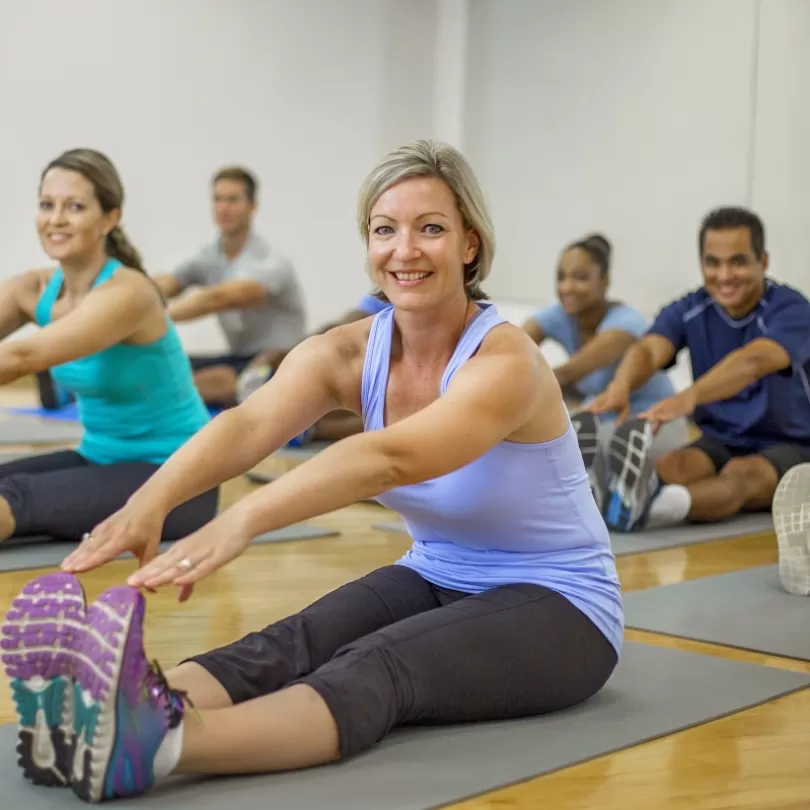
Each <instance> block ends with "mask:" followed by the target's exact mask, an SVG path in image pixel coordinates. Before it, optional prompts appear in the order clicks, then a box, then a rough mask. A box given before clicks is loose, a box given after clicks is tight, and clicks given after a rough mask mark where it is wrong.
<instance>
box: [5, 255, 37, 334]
mask: <svg viewBox="0 0 810 810" xmlns="http://www.w3.org/2000/svg"><path fill="white" fill-rule="evenodd" d="M43 286H44V276H43V271H40V270H29V271H28V272H27V273H22V274H21V275H19V276H15V277H14V278H10V279H9V280H8V281H5V282H3V284H0V340H2V339H4V338H7V337H8V336H9V335H13V334H14V333H15V332H16V331H17V330H18V329H21V328H22V327H23V326H25V324H27V323H30V322H31V320H32V318H31V311H30V310H32V309H33V306H34V305H35V299H36V297H37V294H38V293H39V292H40V291H41V289H42V287H43ZM1 348H2V347H0V349H1Z"/></svg>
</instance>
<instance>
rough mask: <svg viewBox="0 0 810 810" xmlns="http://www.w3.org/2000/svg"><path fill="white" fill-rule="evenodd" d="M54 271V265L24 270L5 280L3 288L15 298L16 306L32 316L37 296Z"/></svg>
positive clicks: (40, 293)
mask: <svg viewBox="0 0 810 810" xmlns="http://www.w3.org/2000/svg"><path fill="white" fill-rule="evenodd" d="M55 272H56V268H55V267H44V268H40V269H35V270H26V271H25V272H24V273H20V274H19V275H17V276H14V277H13V278H11V279H9V281H7V282H6V287H5V289H6V290H7V292H8V293H10V295H11V296H13V297H14V298H15V299H16V302H17V306H19V307H20V309H21V310H23V312H25V313H26V314H28V315H29V316H32V313H33V311H34V308H35V307H36V305H37V301H38V300H39V297H40V296H41V295H42V293H43V291H44V290H45V287H47V286H48V282H49V281H50V280H51V276H52V275H53V274H54V273H55Z"/></svg>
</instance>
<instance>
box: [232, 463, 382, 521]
mask: <svg viewBox="0 0 810 810" xmlns="http://www.w3.org/2000/svg"><path fill="white" fill-rule="evenodd" d="M281 475H284V473H282V474H281ZM281 475H270V473H263V472H256V471H255V470H248V472H246V473H245V478H247V480H248V481H250V482H251V483H252V484H272V483H273V482H274V481H278V479H279V478H281ZM357 503H370V504H373V505H374V506H381V504H380V503H379V502H378V501H375V500H374V498H364V499H363V500H362V501H358V502H357ZM372 528H374V527H373V526H372Z"/></svg>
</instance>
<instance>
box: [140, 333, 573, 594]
mask: <svg viewBox="0 0 810 810" xmlns="http://www.w3.org/2000/svg"><path fill="white" fill-rule="evenodd" d="M520 343H523V341H520ZM543 363H544V361H543V360H542V359H540V358H539V357H538V356H537V352H536V351H527V350H526V349H520V350H511V349H509V348H506V349H504V350H501V351H497V352H493V353H488V354H479V355H478V356H476V357H475V358H473V359H472V360H470V361H468V362H467V363H465V364H464V366H463V367H462V368H461V369H460V370H459V371H458V372H457V373H456V374H455V376H454V377H453V380H452V382H451V383H450V385H449V386H448V389H447V391H446V393H445V395H444V396H442V397H440V398H439V399H437V400H436V401H435V402H433V403H432V404H431V405H429V406H428V407H427V408H424V409H423V410H421V411H419V412H417V413H415V414H413V415H412V416H409V417H408V418H406V419H403V420H402V421H400V422H397V423H396V424H394V425H392V426H391V427H388V428H385V429H383V430H379V431H372V432H369V433H362V434H358V435H355V436H351V437H349V438H347V439H344V440H342V441H340V442H337V443H335V444H333V445H332V446H330V447H328V448H326V449H324V450H323V451H321V452H320V453H318V455H317V456H315V457H314V458H312V459H310V460H308V461H306V462H305V463H303V464H301V465H299V466H298V467H296V468H295V469H293V470H291V471H290V472H287V473H285V474H284V475H283V476H281V477H280V478H279V479H278V480H277V481H274V482H273V483H271V484H268V485H267V486H265V487H263V488H261V489H260V490H257V491H256V492H253V493H252V494H250V495H248V496H247V497H245V498H243V499H241V500H240V501H239V502H238V503H237V504H235V505H234V506H232V507H231V508H230V509H228V510H226V511H225V512H223V513H222V514H221V515H219V516H218V517H217V518H215V519H214V520H213V521H211V522H210V523H209V524H207V525H206V526H204V527H203V528H202V529H200V530H199V531H197V532H195V533H194V534H192V535H190V536H189V537H187V538H185V539H183V540H181V541H178V542H177V543H175V544H174V546H173V548H172V549H171V550H169V551H167V552H166V553H165V554H162V555H159V556H158V557H156V558H155V559H154V560H153V561H152V562H151V563H150V564H148V565H146V566H145V567H143V568H142V569H141V570H139V571H138V572H137V573H136V574H134V575H133V577H132V578H131V579H130V584H132V585H134V586H136V587H141V586H144V587H148V588H155V587H158V586H160V585H163V584H167V583H169V582H173V583H175V584H177V585H181V586H190V585H192V584H193V583H195V582H197V581H199V580H200V579H202V578H203V577H205V576H206V575H208V574H209V573H211V572H212V571H214V570H216V569H217V568H220V567H222V565H224V564H225V563H227V562H229V561H230V560H231V559H233V558H234V557H236V556H238V555H239V554H241V553H242V551H244V549H245V548H246V547H247V546H248V545H249V544H250V542H251V540H252V539H253V538H254V537H256V536H258V535H260V534H263V533H264V532H268V531H273V530H275V529H279V528H282V527H284V526H289V525H292V524H294V523H298V522H300V521H303V520H307V519H309V518H312V517H316V516H318V515H322V514H324V513H326V512H331V511H333V510H335V509H339V508H341V507H344V506H349V505H351V504H353V503H356V502H358V501H360V500H362V499H364V498H369V497H373V496H375V495H379V494H381V493H383V492H385V491H387V490H389V489H392V488H394V487H398V486H404V485H407V484H414V483H418V482H421V481H426V480H429V479H432V478H437V477H439V476H442V475H447V474H448V473H450V472H453V471H454V470H457V469H459V468H461V467H463V466H465V465H467V464H469V463H470V462H472V461H474V460H475V459H476V458H478V457H480V456H481V455H483V454H484V453H486V452H487V451H488V450H490V449H491V448H492V447H494V446H495V445H496V444H498V443H499V442H501V441H503V440H504V439H506V438H507V437H509V436H511V435H512V434H514V433H515V431H517V430H519V429H520V428H522V427H523V426H525V425H526V424H527V423H528V422H529V421H530V420H532V419H535V418H536V416H537V414H538V413H539V412H541V410H542V408H543V402H542V399H543V397H552V396H556V398H557V400H559V399H560V394H559V388H558V387H557V386H556V385H554V384H553V377H551V372H550V370H549V369H548V367H547V366H546V374H547V376H548V379H550V381H551V383H552V384H551V385H550V386H543V385H540V384H539V379H540V375H541V373H542V372H541V371H540V368H541V365H542V364H543ZM559 410H560V413H561V414H564V409H563V408H562V405H561V404H560V408H559ZM551 412H552V413H553V407H552V408H551ZM566 419H567V417H566ZM563 421H565V420H561V424H560V429H561V430H560V432H562V430H564V426H563V424H562V422H563ZM183 566H185V569H187V570H184V568H183Z"/></svg>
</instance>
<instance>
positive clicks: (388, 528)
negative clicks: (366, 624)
mask: <svg viewBox="0 0 810 810" xmlns="http://www.w3.org/2000/svg"><path fill="white" fill-rule="evenodd" d="M371 528H372V529H374V530H376V531H381V532H394V533H396V534H405V535H407V534H408V531H407V529H406V528H405V524H404V523H402V522H401V521H397V520H389V521H380V522H377V523H374V524H372V526H371ZM768 531H770V532H773V529H770V530H768V529H761V528H751V529H749V530H743V531H735V532H733V533H730V534H728V535H724V536H722V537H706V538H702V539H699V540H689V541H684V540H678V541H676V542H674V543H667V544H666V545H660V546H651V547H649V548H631V549H628V550H624V551H623V550H621V549H616V548H614V547H611V550H612V551H613V554H614V556H616V557H632V556H634V555H636V554H653V553H655V552H656V551H671V550H673V549H679V548H687V547H688V546H698V545H704V544H706V543H725V542H726V541H728V540H736V539H739V538H746V537H756V536H757V535H759V534H765V533H767V532H768ZM618 539H622V538H618Z"/></svg>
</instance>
